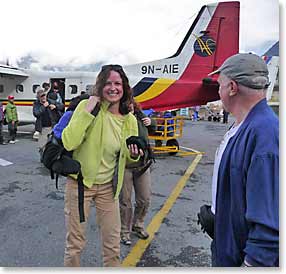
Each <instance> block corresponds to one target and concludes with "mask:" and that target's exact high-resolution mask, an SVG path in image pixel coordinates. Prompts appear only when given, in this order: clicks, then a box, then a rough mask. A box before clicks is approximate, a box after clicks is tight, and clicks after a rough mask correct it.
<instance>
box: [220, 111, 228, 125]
mask: <svg viewBox="0 0 286 274" xmlns="http://www.w3.org/2000/svg"><path fill="white" fill-rule="evenodd" d="M222 115H223V123H224V124H227V123H228V115H229V112H228V111H226V110H225V109H223V113H222Z"/></svg>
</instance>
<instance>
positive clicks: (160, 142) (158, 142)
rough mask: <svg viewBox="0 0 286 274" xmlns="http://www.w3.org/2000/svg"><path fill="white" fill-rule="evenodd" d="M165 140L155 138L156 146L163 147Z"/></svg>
mask: <svg viewBox="0 0 286 274" xmlns="http://www.w3.org/2000/svg"><path fill="white" fill-rule="evenodd" d="M162 145H163V142H162V141H161V140H155V147H161V146H162Z"/></svg>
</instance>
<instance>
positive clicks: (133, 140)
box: [126, 136, 148, 154]
mask: <svg viewBox="0 0 286 274" xmlns="http://www.w3.org/2000/svg"><path fill="white" fill-rule="evenodd" d="M131 144H133V145H137V147H138V149H142V151H143V152H144V154H145V150H146V149H147V147H148V144H147V142H146V141H145V140H144V139H143V138H142V137H139V136H130V137H129V138H127V139H126V145H127V147H128V146H129V145H131Z"/></svg>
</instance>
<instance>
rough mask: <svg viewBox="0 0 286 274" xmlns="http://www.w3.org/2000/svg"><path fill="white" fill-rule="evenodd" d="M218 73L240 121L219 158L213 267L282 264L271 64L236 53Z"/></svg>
mask: <svg viewBox="0 0 286 274" xmlns="http://www.w3.org/2000/svg"><path fill="white" fill-rule="evenodd" d="M214 74H219V76H218V83H219V85H220V88H219V95H220V98H221V100H222V103H223V107H224V109H225V110H226V111H229V112H230V113H232V115H233V116H234V118H235V123H234V125H233V126H232V127H231V128H230V129H229V131H228V132H227V133H226V134H225V136H224V138H223V141H222V142H221V144H220V146H219V147H218V149H217V151H216V155H215V163H214V171H213V180H212V207H211V211H212V212H213V213H214V214H215V224H214V239H213V242H212V246H211V249H212V263H213V266H279V121H278V117H277V116H276V115H275V114H274V112H273V111H272V109H271V108H270V107H269V106H268V105H267V102H266V90H267V87H268V85H269V79H268V69H267V66H266V64H265V62H264V61H263V60H262V59H261V58H260V57H259V56H257V55H255V54H236V55H233V56H231V57H229V58H228V59H226V61H225V62H224V63H223V64H222V66H221V67H220V68H219V69H218V70H216V71H214V72H213V73H210V74H209V75H214Z"/></svg>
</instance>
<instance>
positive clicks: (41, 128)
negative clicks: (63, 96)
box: [33, 88, 52, 155]
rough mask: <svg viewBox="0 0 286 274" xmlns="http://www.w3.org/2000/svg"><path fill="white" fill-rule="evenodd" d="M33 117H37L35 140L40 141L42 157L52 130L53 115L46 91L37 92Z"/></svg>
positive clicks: (40, 89) (39, 146) (39, 90)
mask: <svg viewBox="0 0 286 274" xmlns="http://www.w3.org/2000/svg"><path fill="white" fill-rule="evenodd" d="M33 115H34V117H36V123H35V130H36V131H35V133H34V135H33V138H34V139H35V140H37V141H38V148H39V152H40V155H41V154H42V149H43V146H44V145H45V143H46V141H47V136H48V134H49V133H50V132H51V130H52V114H51V109H50V108H49V102H48V100H47V94H46V93H45V91H44V89H42V88H39V89H38V90H37V100H36V101H35V102H34V104H33Z"/></svg>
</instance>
